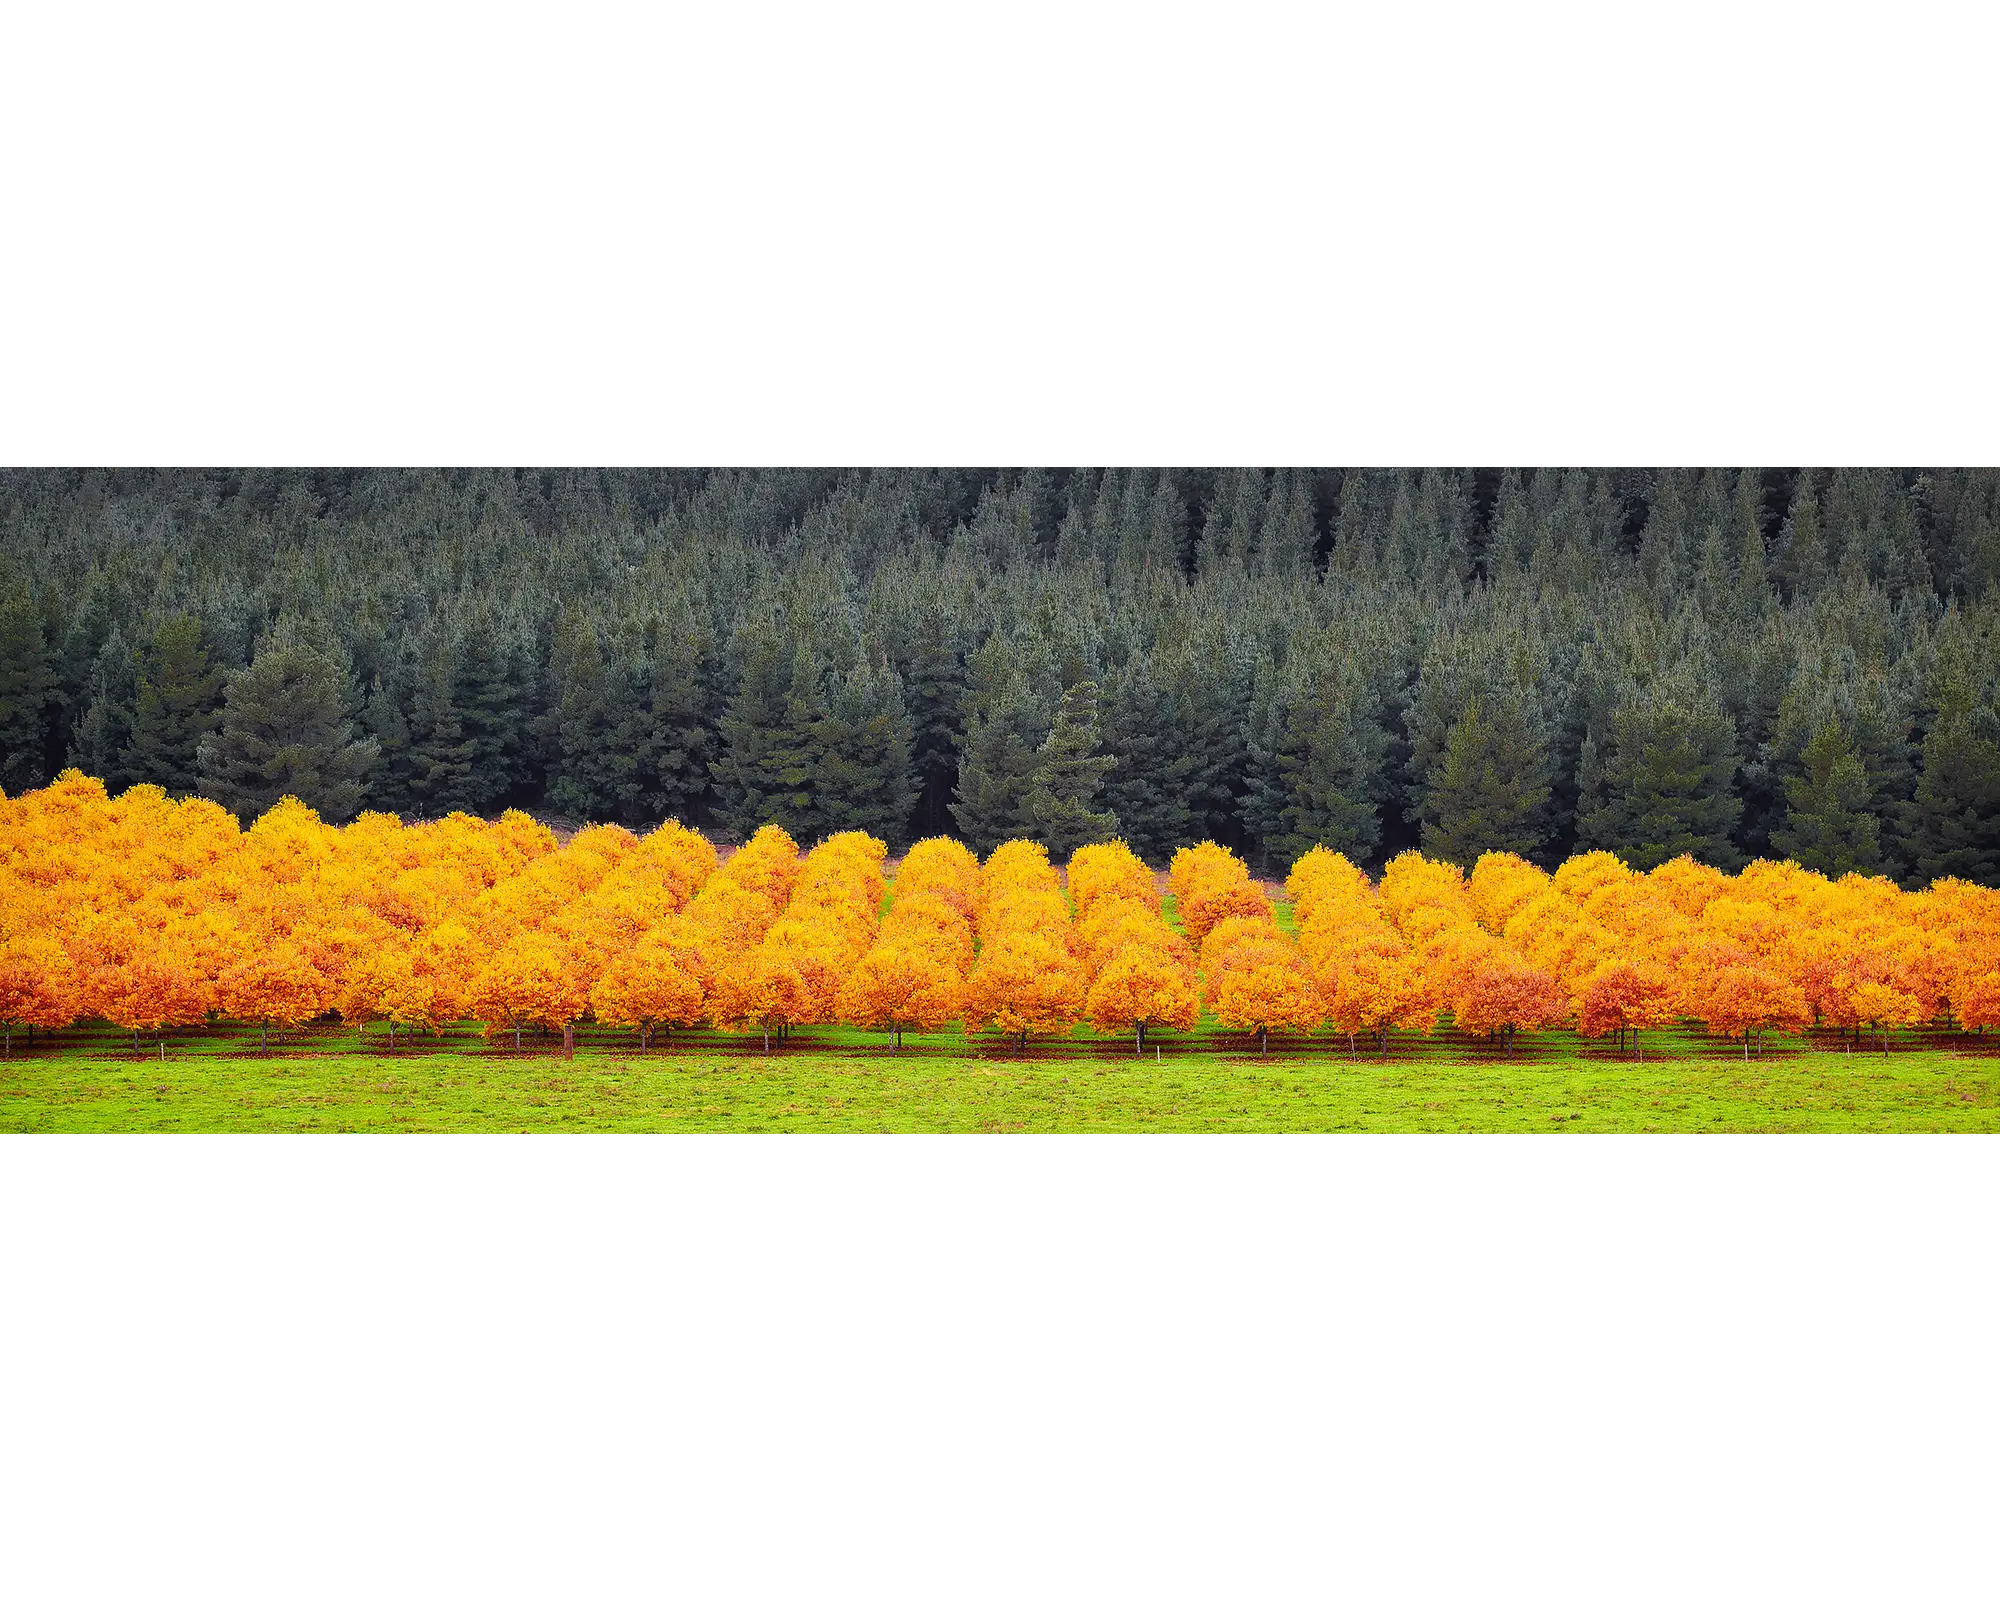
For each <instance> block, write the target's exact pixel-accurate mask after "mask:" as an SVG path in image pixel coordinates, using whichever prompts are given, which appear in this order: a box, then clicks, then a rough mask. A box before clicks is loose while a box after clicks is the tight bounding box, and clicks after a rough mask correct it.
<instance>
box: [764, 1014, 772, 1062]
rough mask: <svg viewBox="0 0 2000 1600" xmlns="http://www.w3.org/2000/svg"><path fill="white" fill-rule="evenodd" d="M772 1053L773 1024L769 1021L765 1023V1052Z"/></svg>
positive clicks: (766, 1053)
mask: <svg viewBox="0 0 2000 1600" xmlns="http://www.w3.org/2000/svg"><path fill="white" fill-rule="evenodd" d="M770 1053H771V1025H770V1023H768V1022H767V1023H765V1024H764V1054H765V1055H769V1054H770Z"/></svg>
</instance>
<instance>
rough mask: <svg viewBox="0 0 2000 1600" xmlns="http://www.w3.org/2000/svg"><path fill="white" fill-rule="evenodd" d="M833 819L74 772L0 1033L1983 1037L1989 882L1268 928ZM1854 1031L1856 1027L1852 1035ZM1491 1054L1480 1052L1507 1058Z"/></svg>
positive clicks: (26, 842)
mask: <svg viewBox="0 0 2000 1600" xmlns="http://www.w3.org/2000/svg"><path fill="white" fill-rule="evenodd" d="M885 858H886V850H885V847H884V845H883V844H882V842H881V841H880V840H877V839H874V838H871V837H869V836H867V835H866V834H862V833H838V834H835V835H833V836H832V837H831V838H828V839H826V840H825V841H824V842H822V843H820V844H818V845H816V846H815V847H814V848H812V849H811V850H809V851H805V852H803V853H802V852H801V851H800V850H799V848H798V847H797V846H796V844H795V843H794V842H793V840H792V839H791V838H790V836H788V835H787V834H786V833H785V832H784V830H783V829H781V828H779V827H776V826H766V827H764V828H761V829H760V830H758V832H757V833H756V834H755V835H754V836H753V837H752V838H751V839H750V840H749V842H748V843H747V844H745V845H744V846H743V847H742V848H741V849H739V850H737V851H735V852H734V853H732V854H731V855H730V856H729V857H728V859H727V860H720V859H719V858H718V854H717V852H716V850H715V847H714V846H713V845H712V844H711V843H710V842H709V841H708V840H707V839H706V838H705V837H704V836H703V835H701V834H699V833H696V832H694V831H692V830H690V829H687V828H684V827H682V826H680V825H679V824H677V823H668V824H666V825H665V826H663V827H661V828H659V829H657V830H656V831H654V832H653V833H651V834H649V835H647V836H646V837H644V838H637V837H635V836H634V835H632V834H631V833H629V832H627V831H625V830H624V829H622V828H617V827H592V828H587V829H585V830H583V831H582V832H581V833H579V834H577V835H576V836H575V837H573V838H572V839H571V840H569V842H568V843H567V844H559V843H558V841H557V839H556V837H555V836H554V835H553V834H552V833H551V832H550V831H549V830H548V829H547V828H545V827H543V826H541V825H540V824H538V823H536V822H534V821H533V820H532V819H531V818H529V817H527V816H525V815H523V814H522V813H520V812H508V813H506V814H505V815H503V816H502V817H501V818H500V819H499V820H498V821H497V822H491V823H488V822H482V821H480V820H478V819H477V818H474V817H470V816H465V815H452V816H449V817H446V818H445V819H443V820H442V821H438V822H434V823H427V824H422V825H415V826H404V825H403V824H402V823H401V822H400V821H399V820H398V819H397V818H395V817H393V816H387V815H381V814H374V813H371V814H367V815H364V816H363V817H361V818H360V819H359V820H358V821H356V822H354V823H352V824H350V825H348V826H347V827H344V828H335V827H330V826H328V825H326V824H324V823H322V822H321V821H320V820H319V818H318V817H317V816H316V815H315V814H314V813H313V812H312V811H310V810H309V809H307V808H306V807H305V806H303V805H300V804H299V803H298V802H296V801H286V802H283V803H281V804H280V805H278V806H276V807H274V808H273V809H271V810H270V811H269V812H267V813H266V814H265V815H264V816H262V817H261V818H259V819H258V821H257V822H256V823H255V824H254V825H252V826H251V827H250V828H248V829H247V830H245V829H242V828H240V827H239V825H238V824H237V822H236V820H235V819H234V818H233V817H232V816H231V815H230V814H229V813H228V812H226V811H224V810H222V808H220V807H219V806H216V805H214V804H212V803H210V802H208V801H204V800H184V801H179V802H176V801H172V800H169V799H167V798H166V796H165V795H164V794H163V793H162V792H161V791H160V790H158V789H156V788H152V787H150V786H144V785H141V786H137V787H134V788H131V789H128V790H127V791H126V792H125V793H124V794H122V795H120V796H119V797H118V798H117V799H115V800H113V799H110V798H109V797H108V796H107V795H106V793H105V790H104V787H103V785H102V784H101V783H99V782H98V781H97V780H95V779H93V778H87V777H84V776H83V775H81V774H79V773H75V772H71V773H66V774H64V775H63V777H62V778H61V779H59V780H58V781H57V782H56V783H54V784H52V785H50V786H49V787H48V788H46V789H41V790H36V791H33V792H30V793H28V794H25V795H22V796H20V797H18V798H12V799H8V798H6V797H4V796H0V1023H4V1024H5V1027H6V1029H7V1033H8V1038H9V1041H10V1047H11V1037H12V1033H13V1030H15V1029H17V1028H22V1027H28V1028H43V1029H54V1028H60V1027H63V1026H66V1025H67V1024H69V1023H71V1022H72V1021H75V1020H77V1019H79V1018H86V1017H96V1018H102V1019H104V1020H106V1021H108V1022H110V1023H112V1024H114V1025H115V1026H117V1027H120V1028H124V1029H129V1030H131V1031H132V1032H133V1034H134V1036H135V1040H136V1038H137V1036H138V1035H139V1034H141V1033H143V1032H151V1031H155V1030H159V1029H165V1028H173V1027H182V1026H194V1025H199V1024H202V1023H204V1022H207V1021H209V1020H211V1019H213V1018H216V1017H228V1018H233V1019H235V1020H237V1021H239V1022H250V1023H256V1024H258V1025H259V1027H260V1029H261V1030H262V1033H263V1037H264V1038H265V1041H266V1046H267V1047H268V1037H269V1030H271V1029H273V1028H277V1029H280V1030H282V1029H286V1028H296V1027H298V1026H301V1025H303V1024H304V1023H305V1022H307V1021H310V1020H312V1019H315V1018H320V1017H324V1016H327V1015H330V1014H337V1015H338V1016H339V1017H340V1018H341V1019H342V1020H343V1021H344V1022H346V1023H348V1024H350V1025H353V1026H356V1027H360V1028H366V1027H369V1026H371V1025H374V1026H379V1027H380V1028H382V1029H384V1030H386V1031H387V1033H388V1035H389V1038H390V1041H391V1042H392V1043H393V1042H394V1040H395V1037H396V1034H397V1031H398V1030H399V1029H400V1030H418V1031H435V1030H438V1029H441V1028H442V1027H444V1026H445V1025H446V1024H448V1023H452V1022H457V1021H460V1020H463V1019H465V1018H468V1017H470V1018H475V1019H478V1020H480V1021H482V1022H484V1023H485V1024H486V1025H487V1028H488V1031H489V1032H490V1033H495V1034H499V1035H502V1036H505V1037H511V1039H512V1042H513V1043H514V1045H515V1046H516V1047H517V1048H518V1047H519V1044H520V1041H521V1034H522V1030H523V1029H524V1028H527V1027H533V1028H537V1029H563V1028H567V1027H569V1026H570V1025H572V1024H574V1023H576V1022H578V1021H580V1020H582V1019H584V1018H586V1017H589V1018H594V1019H595V1020H596V1021H597V1022H599V1023H601V1024H605V1025H609V1026H613V1027H621V1028H629V1029H631V1030H632V1031H633V1035H634V1042H635V1044H636V1045H637V1047H638V1048H639V1049H640V1050H642V1051H643V1050H644V1049H646V1048H647V1046H648V1044H649V1043H650V1042H651V1040H652V1038H653V1037H654V1035H655V1034H656V1033H657V1031H658V1030H661V1029H671V1028H686V1027H694V1026H699V1025H704V1024H706V1025H710V1026H714V1027H717V1028H722V1029H726V1030H732V1031H743V1030H751V1031H756V1032H761V1033H762V1034H763V1036H764V1039H765V1043H766V1046H767V1048H768V1044H769V1041H770V1039H771V1038H772V1037H773V1036H782V1035H783V1034H784V1033H785V1032H787V1031H788V1030H790V1029H792V1028H794V1027H798V1026H801V1025H811V1024H818V1023H829V1022H842V1023H846V1024H850V1025H853V1026H856V1027H861V1028H868V1029H877V1030H880V1031H882V1032H884V1033H885V1034H887V1035H889V1037H890V1039H891V1042H892V1047H893V1046H894V1045H895V1044H899V1043H900V1041H901V1037H902V1034H903V1032H904V1031H905V1030H918V1031H934V1030H938V1029H943V1028H949V1027H963V1028H964V1029H966V1030H967V1031H968V1032H975V1033H977V1032H997V1033H999V1034H1001V1035H1002V1036H1006V1037H1011V1038H1012V1039H1014V1040H1015V1041H1016V1042H1017V1044H1018V1045H1019V1046H1022V1047H1025V1045H1026V1043H1027V1041H1028V1040H1029V1038H1031V1037H1033V1036H1036V1035H1044V1036H1047V1035H1060V1034H1066V1033H1069V1032H1071V1031H1073V1030H1075V1029H1076V1028H1077V1027H1078V1026H1079V1025H1081V1024H1088V1025H1089V1026H1090V1027H1091V1028H1093V1029H1095V1030H1097V1031H1099V1032H1113V1033H1126V1034H1129V1035H1131V1037H1132V1041H1133V1046H1134V1049H1135V1050H1143V1049H1144V1047H1145V1042H1146V1035H1147V1031H1148V1030H1149V1029H1171V1030H1182V1031H1184V1030H1187V1029H1190V1028H1192V1027H1194V1025H1195V1023H1196V1021H1197V1019H1198V1018H1200V1017H1201V1016H1202V1015H1203V1013H1204V1012H1206V1013H1208V1014H1210V1015H1212V1016H1213V1017H1214V1019H1215V1020H1216V1021H1217V1022H1218V1023H1219V1024H1220V1025H1221V1026H1222V1027H1224V1028H1228V1029H1232V1030H1238V1031H1241V1032H1244V1033H1247V1034H1250V1035H1253V1036H1254V1037H1255V1038H1257V1039H1258V1040H1259V1042H1260V1043H1263V1042H1265V1041H1267V1040H1268V1038H1269V1036H1270V1034H1272V1033H1289V1034H1312V1033H1316V1032H1320V1031H1322V1030H1331V1031H1332V1033H1334V1034H1335V1035H1338V1036H1339V1037H1341V1038H1342V1039H1343V1040H1344V1041H1345V1043H1346V1045H1347V1048H1348V1050H1349V1052H1350V1053H1352V1052H1354V1051H1355V1049H1356V1041H1357V1040H1358V1039H1359V1038H1361V1037H1363V1036H1367V1037H1370V1038H1371V1039H1373V1040H1375V1041H1377V1042H1378V1044H1379V1046H1380V1047H1381V1048H1384V1049H1386V1045H1387V1040H1388V1036H1389V1034H1390V1033H1391V1032H1392V1031H1394V1030H1399V1029H1418V1030H1424V1031H1429V1030H1431V1029H1433V1028H1436V1027H1438V1026H1440V1025H1442V1024H1447V1023H1448V1024H1449V1025H1450V1026H1452V1027H1455V1028H1456V1029H1458V1030H1460V1031H1461V1032H1463V1033H1466V1034H1470V1035H1474V1036H1481V1037H1496V1038H1501V1039H1505V1040H1508V1041H1511V1039H1512V1037H1513V1036H1514V1035H1515V1034H1516V1033H1520V1032H1533V1031H1537V1030H1544V1029H1554V1028H1570V1027H1573V1028H1575V1029H1576V1030H1578V1031H1579V1032H1581V1033H1583V1034H1586V1035H1591V1036H1605V1035H1614V1034H1615V1035H1616V1036H1617V1037H1618V1039H1619V1041H1620V1043H1621V1044H1623V1042H1624V1041H1625V1040H1626V1039H1627V1037H1628V1036H1629V1037H1634V1038H1636V1037H1637V1036H1638V1035H1640V1034H1642V1033H1643V1032H1644V1031H1645V1030H1648V1029H1655V1028H1660V1027H1663V1026H1667V1025H1669V1024H1673V1023H1677V1022H1680V1021H1693V1022H1698V1023H1700V1024H1702V1025H1704V1026H1705V1027H1706V1028H1707V1029H1708V1030H1709V1031H1710V1032H1711V1033H1714V1034H1718V1035H1723V1036H1727V1037H1730V1038H1732V1039H1736V1038H1740V1039H1741V1040H1742V1042H1743V1047H1744V1050H1745V1052H1746V1054H1747V1052H1748V1050H1749V1048H1750V1045H1751V1042H1752V1041H1753V1040H1755V1039H1756V1038H1758V1037H1759V1036H1760V1035H1762V1034H1765V1033H1769V1032H1790V1033H1796V1032H1800V1031H1803V1030H1805V1029H1807V1028H1809V1027H1821V1028H1837V1029H1839V1030H1841V1031H1842V1033H1843V1034H1844V1035H1846V1036H1848V1037H1849V1038H1850V1039H1853V1038H1859V1037H1861V1036H1862V1035H1863V1033H1864V1031H1865V1030H1869V1029H1874V1030H1878V1032H1879V1031H1880V1030H1885V1029H1887V1028H1891V1027H1897V1026H1909V1025H1913V1024H1918V1023H1931V1022H1939V1021H1945V1022H1951V1023H1955V1024H1956V1025H1958V1026H1960V1027H1966V1028H1983V1027H1986V1026H1989V1025H1993V1024H1995V1023H2000V891H1994V890H1991V889H1983V888H1978V887H1975V886H1972V885H1969V884H1965V883H1961V882H1957V881H1955V880H1945V881H1941V882H1939V883H1937V884H1934V885H1933V886H1932V887H1931V888H1929V889H1927V890H1925V891H1922V892H1920V893H1908V892H1905V891H1903V890H1900V889H1898V888H1897V887H1896V886H1895V885H1894V884H1892V883H1890V882H1888V881H1887V880H1884V879H1879V878H1865V877H1859V876H1849V877H1845V878H1841V879H1839V880H1836V881H1830V880H1828V879H1826V878H1824V877H1821V876H1820V875H1818V874H1816V873H1813V872H1810V871H1807V870H1806V869H1804V868H1802V867H1799V866H1797V865H1795V864H1793V863H1790V862H1759V863H1757V864H1755V865H1752V866H1751V867H1749V868H1747V869H1746V870H1745V871H1743V872H1742V873H1741V874H1739V875H1736V876H1733V877H1732V876H1730V875H1727V874H1725V873H1722V872H1720V871H1717V870H1716V869H1714V868H1711V867H1705V866H1702V865H1700V864H1698V863H1696V862H1694V861H1692V860H1689V859H1687V858H1685V857H1683V858H1681V859H1679V860H1675V861H1671V862H1668V863H1667V864H1665V865H1664V866H1660V867H1657V868H1655V869H1654V870H1652V871H1651V872H1645V873H1641V872H1635V871H1633V870H1631V869H1630V868H1628V867H1627V866H1625V865H1624V864H1623V863H1622V862H1620V861H1619V860H1618V859H1617V858H1616V857H1614V856H1611V855H1608V854H1605V853H1602V852H1596V853H1592V854H1589V855H1584V856H1579V857H1576V858H1575V859H1573V860H1571V861H1569V862H1567V863H1566V864H1565V865H1564V866H1562V867H1561V868H1560V869H1559V870H1558V871H1556V872H1554V873H1548V872H1544V871H1543V870H1541V869H1540V868H1538V867H1535V866H1533V865H1531V864H1529V863H1528V862H1526V861H1524V860H1522V859H1521V858H1519V857H1517V856H1512V855H1504V854H1492V855H1487V856H1485V857H1483V858H1482V859H1481V860H1480V861H1479V863H1478V865H1477V866H1476V867H1475V868H1474V870H1473V871H1472V873H1471V874H1470V875H1469V876H1467V875H1466V874H1464V873H1462V872H1461V871H1460V870H1459V869H1458V868H1456V867H1454V866H1450V865H1447V864H1444V863H1440V862H1435V861H1430V860H1426V859H1425V858H1424V857H1422V856H1420V855H1418V854H1416V853H1415V852H1411V853H1409V854H1406V855H1403V856H1400V857H1398V858H1397V859H1396V860H1394V861H1392V862H1391V863H1390V864H1389V866H1388V868H1387V869H1386V871H1385V872H1384V873H1383V876H1382V878H1381V881H1380V882H1379V883H1373V882H1371V881H1370V880H1369V879H1368V878H1367V876H1366V875H1365V874H1363V873H1362V872H1361V871H1360V870H1359V869H1357V868H1356V867H1354V866H1353V865H1352V864H1350V863H1349V862H1348V861H1347V860H1346V859H1345V858H1344V857H1342V856H1339V855H1336V854H1333V853H1332V852H1330V851H1328V850H1326V849H1324V848H1321V849H1315V850H1313V851H1311V852H1310V853H1308V854H1307V855H1306V856H1305V857H1304V858H1303V859H1301V860H1300V861H1299V862H1298V864H1297V866H1296V867H1294V869H1293V870H1292V873H1291V875H1290V877H1289V879H1288V880H1287V882H1286V885H1285V888H1286V899H1287V900H1288V901H1289V903H1290V907H1291V912H1292V916H1291V920H1290V925H1289V926H1288V925H1286V924H1285V923H1283V922H1281V920H1280V917H1279V915H1278V907H1277V906H1276V905H1275V904H1274V902H1273V900H1272V898H1271V897H1270V896H1269V895H1268V894H1267V893H1266V892H1265V890H1264V888H1263V887H1262V886H1261V885H1259V884H1258V883H1257V882H1255V881H1254V880H1253V879H1252V878H1251V877H1250V875H1249V872H1248V870H1247V869H1246V867H1245V866H1244V864H1243V863H1242V861H1240V860H1239V859H1238V858H1237V857H1235V856H1234V855H1232V854H1231V853H1230V852H1229V851H1228V850H1225V849H1223V848H1222V847H1221V846H1219V845H1215V844H1199V845H1195V846H1192V847H1190V848H1187V849H1183V850H1181V851H1179V852H1178V853H1177V854H1176V855H1175V856H1174V858H1173V861H1172V865H1171V869H1170V871H1169V873H1168V874H1167V891H1168V894H1169V895H1170V896H1171V901H1170V902H1169V901H1168V900H1167V898H1166V897H1164V896H1163V895H1162V893H1161V889H1160V886H1159V883H1158V881H1157V878H1156V875H1155V874H1154V873H1153V871H1152V870H1151V869H1149V868H1148V867H1147V866H1146V865H1145V864H1144V863H1143V862H1142V861H1140V860H1139V858H1138V857H1137V856H1135V855H1134V854H1133V853H1132V852H1131V851H1130V850H1129V849H1128V848H1126V846H1125V845H1123V844H1121V843H1116V842H1114V843H1110V844H1094V845H1088V846H1085V847H1084V848H1082V849H1080V850H1078V851H1077V852H1076V853H1075V854H1074V855H1073V856H1072V857H1071V858H1070V860H1069V862H1068V863H1067V870H1066V873H1058V871H1057V869H1056V867H1055V866H1054V865H1053V864H1052V863H1051V862H1050V861H1049V859H1048V855H1047V852H1046V851H1045V850H1044V849H1043V848H1042V846H1040V845H1038V844H1034V843H1030V842H1027V841H1022V840H1016V841H1013V842H1010V843H1006V844H1002V845H1000V846H999V847H998V848H996V849H995V850H994V851H993V852H992V853H991V855H989V856H988V857H987V859H986V860H985V862H984V863H981V862H980V861H979V860H978V858H977V857H976V856H974V854H973V853H972V852H971V851H970V850H969V849H967V848H966V847H965V846H964V845H963V844H960V843H958V842H957V841H956V840H952V839H944V838H934V839H927V840H925V841H923V842H922V843H920V844H918V845H916V846H915V847H913V848H912V849H911V850H910V852H909V853H908V855H907V856H906V857H904V859H903V860H902V861H901V862H900V864H899V865H898V866H897V869H896V872H895V877H894V881H893V884H892V883H891V882H890V880H889V879H888V877H887V876H886V875H885V870H884V868H885ZM1882 1036H1883V1037H1885V1038H1886V1034H1883V1035H1882ZM1510 1048H1511V1043H1510Z"/></svg>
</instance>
